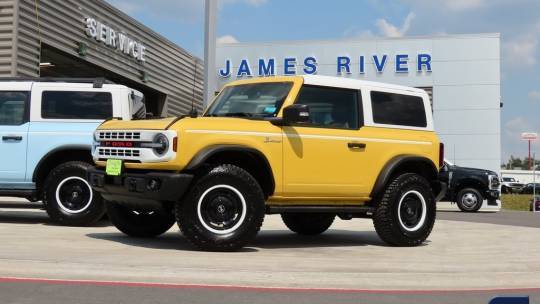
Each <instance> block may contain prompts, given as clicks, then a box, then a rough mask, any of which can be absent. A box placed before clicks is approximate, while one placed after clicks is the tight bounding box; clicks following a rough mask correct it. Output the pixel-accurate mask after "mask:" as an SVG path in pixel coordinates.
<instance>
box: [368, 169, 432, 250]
mask: <svg viewBox="0 0 540 304" xmlns="http://www.w3.org/2000/svg"><path fill="white" fill-rule="evenodd" d="M435 216H436V206H435V198H434V196H433V192H432V190H431V187H430V184H429V182H428V181H427V180H426V179H425V178H423V177H422V176H420V175H418V174H414V173H406V174H403V175H400V176H398V177H396V178H394V180H392V181H391V182H390V184H388V185H387V186H386V188H385V189H384V192H383V193H382V196H381V199H380V201H379V202H378V204H377V208H376V210H375V214H374V215H373V223H374V225H375V230H376V231H377V234H378V235H379V237H380V238H381V239H382V240H383V241H385V242H386V243H388V244H390V245H393V246H418V245H420V244H422V243H423V242H424V241H425V240H426V239H427V237H428V236H429V234H430V233H431V230H432V229H433V225H434V224H435Z"/></svg>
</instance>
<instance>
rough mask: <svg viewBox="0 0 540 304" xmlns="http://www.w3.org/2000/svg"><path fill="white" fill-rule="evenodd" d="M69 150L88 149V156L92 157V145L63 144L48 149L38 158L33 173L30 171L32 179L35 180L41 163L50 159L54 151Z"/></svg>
mask: <svg viewBox="0 0 540 304" xmlns="http://www.w3.org/2000/svg"><path fill="white" fill-rule="evenodd" d="M70 150H79V151H88V155H89V157H90V158H92V146H91V145H65V146H60V147H56V148H54V149H52V150H50V151H49V152H47V154H45V155H44V156H43V157H42V158H41V159H40V160H39V162H38V163H37V165H36V166H35V168H34V173H32V181H33V182H37V176H38V174H39V172H40V170H41V168H42V167H43V164H45V163H46V162H47V161H48V160H49V159H50V157H51V156H52V155H54V154H56V153H59V152H64V151H70Z"/></svg>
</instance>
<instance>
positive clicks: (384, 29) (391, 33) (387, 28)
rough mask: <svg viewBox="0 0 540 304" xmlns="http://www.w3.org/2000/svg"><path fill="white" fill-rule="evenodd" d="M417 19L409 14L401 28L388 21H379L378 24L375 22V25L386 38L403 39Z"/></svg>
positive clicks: (412, 14)
mask: <svg viewBox="0 0 540 304" xmlns="http://www.w3.org/2000/svg"><path fill="white" fill-rule="evenodd" d="M415 17H416V15H415V14H414V13H412V12H411V13H409V14H408V15H407V17H406V18H405V21H403V25H402V26H401V28H398V27H397V26H395V25H393V24H391V23H390V22H388V21H386V19H378V20H377V22H375V25H376V26H377V28H378V29H379V32H381V34H382V35H384V36H386V37H403V36H405V35H406V34H407V32H408V31H409V29H410V28H411V23H412V21H413V20H414V18H415Z"/></svg>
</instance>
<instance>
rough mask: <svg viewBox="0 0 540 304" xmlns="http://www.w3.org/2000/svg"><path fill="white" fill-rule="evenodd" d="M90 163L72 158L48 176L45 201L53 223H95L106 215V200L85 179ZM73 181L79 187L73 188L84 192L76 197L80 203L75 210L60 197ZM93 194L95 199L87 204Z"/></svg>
mask: <svg viewBox="0 0 540 304" xmlns="http://www.w3.org/2000/svg"><path fill="white" fill-rule="evenodd" d="M90 166H91V165H90V164H88V163H86V162H82V161H70V162H66V163H63V164H60V165H58V166H57V167H55V168H54V169H53V170H52V171H51V172H50V173H49V175H48V176H47V177H46V179H45V182H44V183H43V189H44V190H43V204H44V207H45V210H46V211H47V214H48V215H49V217H50V218H51V219H52V220H53V221H54V222H56V223H59V224H62V225H67V226H89V225H92V224H95V223H96V222H97V221H99V220H100V219H101V218H102V217H103V214H105V204H104V201H103V199H102V198H101V196H100V195H99V194H98V193H97V192H95V191H94V190H93V189H92V187H91V186H90V184H88V182H87V181H86V171H87V169H88V168H89V167H90ZM70 184H71V185H72V186H73V187H78V188H73V189H78V190H80V193H81V197H80V198H79V197H78V198H77V199H80V201H79V203H80V205H79V206H78V207H73V209H70V208H69V206H68V205H67V204H68V203H66V202H63V203H62V202H60V201H59V200H58V198H60V199H62V196H64V195H65V192H64V191H66V190H67V191H69V190H70V189H66V187H70ZM74 192H77V191H74ZM62 193H63V194H62ZM90 197H92V199H91V201H90V202H89V203H88V199H90ZM85 198H87V200H85ZM73 206H75V205H73ZM79 207H81V208H79Z"/></svg>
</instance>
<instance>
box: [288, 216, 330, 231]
mask: <svg viewBox="0 0 540 304" xmlns="http://www.w3.org/2000/svg"><path fill="white" fill-rule="evenodd" d="M335 218H336V215H335V214H325V213H283V214H282V215H281V219H282V220H283V223H285V226H287V228H289V229H290V230H291V231H293V232H296V233H298V234H302V235H317V234H321V233H323V232H325V231H326V230H328V228H330V226H332V223H333V222H334V219H335Z"/></svg>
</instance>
